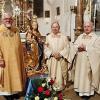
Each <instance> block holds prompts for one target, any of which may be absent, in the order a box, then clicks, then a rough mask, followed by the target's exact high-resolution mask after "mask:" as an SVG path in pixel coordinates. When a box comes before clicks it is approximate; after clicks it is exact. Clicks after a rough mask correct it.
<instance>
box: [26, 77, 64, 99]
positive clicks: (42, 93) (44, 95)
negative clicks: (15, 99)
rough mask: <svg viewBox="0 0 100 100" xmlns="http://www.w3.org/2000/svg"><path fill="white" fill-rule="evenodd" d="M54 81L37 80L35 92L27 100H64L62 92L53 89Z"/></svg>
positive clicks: (48, 79)
mask: <svg viewBox="0 0 100 100" xmlns="http://www.w3.org/2000/svg"><path fill="white" fill-rule="evenodd" d="M53 84H54V81H53V80H52V79H50V78H40V79H35V81H34V82H33V85H34V90H33V92H31V93H30V95H28V96H27V97H26V98H27V99H25V100H63V95H62V92H61V91H56V89H54V88H53Z"/></svg>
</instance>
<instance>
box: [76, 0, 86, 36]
mask: <svg viewBox="0 0 100 100" xmlns="http://www.w3.org/2000/svg"><path fill="white" fill-rule="evenodd" d="M76 9H77V12H76V22H75V23H76V25H75V26H76V28H75V36H76V37H77V36H79V35H80V34H81V33H82V31H83V13H84V0H77V8H76Z"/></svg>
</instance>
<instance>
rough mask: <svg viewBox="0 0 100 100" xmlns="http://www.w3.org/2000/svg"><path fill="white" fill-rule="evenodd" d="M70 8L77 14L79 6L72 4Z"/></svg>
mask: <svg viewBox="0 0 100 100" xmlns="http://www.w3.org/2000/svg"><path fill="white" fill-rule="evenodd" d="M70 10H71V12H73V13H75V14H76V13H77V6H74V5H72V6H70Z"/></svg>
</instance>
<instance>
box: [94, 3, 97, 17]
mask: <svg viewBox="0 0 100 100" xmlns="http://www.w3.org/2000/svg"><path fill="white" fill-rule="evenodd" d="M96 10H97V5H96V4H95V6H94V16H96Z"/></svg>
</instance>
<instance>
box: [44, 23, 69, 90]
mask: <svg viewBox="0 0 100 100" xmlns="http://www.w3.org/2000/svg"><path fill="white" fill-rule="evenodd" d="M51 28H52V32H51V33H50V34H49V35H47V36H46V45H45V50H44V53H45V58H46V59H47V61H46V63H47V66H48V71H49V76H50V78H51V79H53V80H54V89H56V90H57V91H60V90H62V89H64V87H65V85H66V81H67V71H68V70H67V65H68V61H67V58H68V54H69V42H68V39H67V37H66V36H65V35H64V34H62V33H61V32H60V31H59V30H60V26H59V23H58V22H54V23H53V24H52V25H51Z"/></svg>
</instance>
